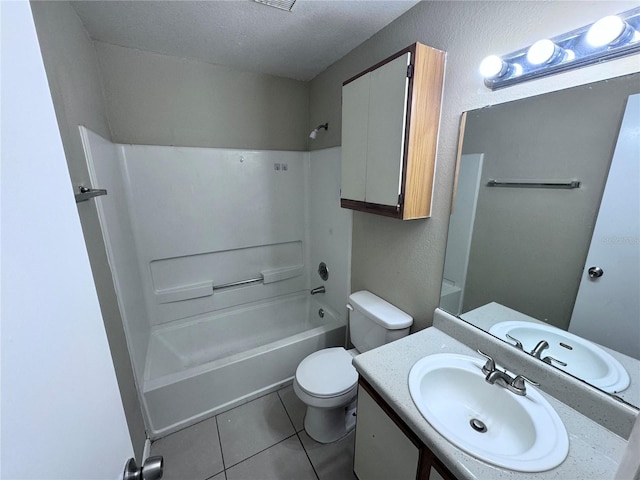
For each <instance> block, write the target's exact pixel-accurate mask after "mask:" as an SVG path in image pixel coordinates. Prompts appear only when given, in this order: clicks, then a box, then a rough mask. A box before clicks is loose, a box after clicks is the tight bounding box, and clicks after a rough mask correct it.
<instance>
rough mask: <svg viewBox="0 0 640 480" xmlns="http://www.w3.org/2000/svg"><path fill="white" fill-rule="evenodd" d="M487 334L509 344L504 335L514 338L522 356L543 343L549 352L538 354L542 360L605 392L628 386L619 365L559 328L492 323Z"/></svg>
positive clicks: (626, 376)
mask: <svg viewBox="0 0 640 480" xmlns="http://www.w3.org/2000/svg"><path fill="white" fill-rule="evenodd" d="M489 333H490V334H492V335H495V336H496V337H498V338H501V339H503V340H506V341H508V342H510V343H513V341H511V340H508V339H507V334H509V335H511V336H512V337H514V338H517V339H518V340H519V341H520V342H522V346H523V348H524V350H525V351H526V352H531V350H533V348H534V347H535V346H536V345H537V344H538V342H539V341H540V340H546V341H547V342H549V348H548V349H545V350H544V351H543V352H542V356H543V357H545V356H547V355H549V356H551V357H553V358H556V359H558V360H561V361H563V362H564V363H566V364H567V366H566V367H565V366H562V365H558V364H557V363H555V362H553V363H552V365H553V366H555V367H558V368H559V369H561V370H564V371H565V372H567V373H570V374H571V375H573V376H574V377H578V378H580V379H582V380H584V381H585V382H588V383H590V384H591V385H593V386H594V387H597V388H600V389H602V390H604V391H605V392H609V393H616V392H621V391H623V390H624V389H626V388H627V387H628V386H629V374H628V373H627V371H626V370H625V368H624V367H623V366H622V365H621V364H620V362H618V361H617V360H616V359H615V358H613V357H612V356H611V355H610V354H608V353H607V352H605V351H604V350H603V349H602V348H600V347H599V346H597V345H596V344H594V343H592V342H590V341H588V340H585V339H584V338H582V337H578V336H576V335H573V334H572V333H569V332H565V331H564V330H560V329H559V328H556V327H552V326H551V325H545V324H541V323H534V322H522V321H509V322H500V323H496V324H495V325H494V326H493V327H491V328H490V329H489ZM561 344H562V345H561ZM563 345H565V346H563Z"/></svg>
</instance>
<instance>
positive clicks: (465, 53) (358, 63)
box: [309, 1, 639, 329]
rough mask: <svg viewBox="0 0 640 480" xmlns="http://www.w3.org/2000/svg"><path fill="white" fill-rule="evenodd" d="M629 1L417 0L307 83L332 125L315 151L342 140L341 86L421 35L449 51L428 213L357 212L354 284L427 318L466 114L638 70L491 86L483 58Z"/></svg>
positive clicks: (314, 113) (598, 70)
mask: <svg viewBox="0 0 640 480" xmlns="http://www.w3.org/2000/svg"><path fill="white" fill-rule="evenodd" d="M635 6H636V3H635V2H619V1H611V2H561V1H555V2H505V1H503V2H472V1H469V2H455V1H447V2H444V1H441V2H438V1H435V2H421V3H419V4H418V5H417V6H416V7H414V8H413V9H411V10H409V11H408V12H407V13H406V14H405V15H403V16H402V17H400V18H399V19H397V20H396V21H394V22H393V23H391V24H389V25H388V26H387V27H385V28H384V29H383V30H381V31H380V32H378V33H377V34H376V35H374V36H373V37H372V38H371V39H369V40H368V41H366V42H365V43H363V44H362V45H361V46H359V47H358V48H356V49H354V50H353V51H352V52H351V53H349V54H348V55H346V56H345V57H344V58H342V59H341V60H340V61H338V62H336V63H335V64H333V65H332V66H331V67H329V68H328V69H327V70H325V71H324V72H323V73H321V74H320V75H318V76H317V77H316V78H315V79H314V80H313V81H312V82H311V89H310V108H311V110H310V123H309V127H310V128H311V126H312V125H318V124H320V123H324V122H327V121H328V122H329V125H330V128H329V131H328V132H322V133H323V134H322V135H318V139H317V140H316V141H315V142H313V143H311V144H310V147H311V148H312V149H319V148H326V147H329V146H335V145H339V144H340V130H341V87H342V82H343V81H344V80H346V79H347V78H349V77H351V76H352V75H355V74H357V73H358V72H360V71H362V70H363V69H365V68H367V67H369V66H371V65H373V64H374V63H376V62H378V61H380V60H382V59H384V58H386V57H387V56H389V55H391V54H393V53H394V52H396V51H397V50H400V49H401V48H403V47H406V46H407V45H409V44H411V43H413V42H415V41H420V42H422V43H425V44H427V45H430V46H432V47H435V48H438V49H441V50H445V51H446V52H447V67H446V78H445V89H444V103H443V110H442V120H441V125H440V135H439V142H438V155H437V162H438V164H437V171H436V184H435V190H434V205H433V216H432V218H430V219H427V220H414V221H410V222H402V221H398V220H393V219H388V218H384V217H378V216H375V215H370V214H365V213H357V212H356V213H354V216H353V250H352V289H353V290H354V291H355V290H359V289H362V288H366V289H368V290H371V291H372V292H374V293H376V294H378V295H380V296H382V297H383V298H385V299H386V300H388V301H390V302H391V303H394V304H395V305H397V306H398V307H400V308H402V309H404V310H405V311H407V312H408V313H410V314H411V315H413V316H414V318H415V319H416V323H415V326H414V329H421V328H425V327H427V326H429V325H431V323H432V317H433V311H434V309H435V308H436V307H437V306H438V303H439V300H440V283H441V278H442V270H443V265H444V257H445V255H444V252H445V246H446V234H447V228H448V223H449V211H450V205H451V193H452V189H453V174H454V167H455V158H456V146H457V141H458V125H459V120H460V115H461V113H462V112H463V111H466V110H472V109H475V108H479V107H482V106H484V105H488V104H496V103H503V102H506V101H510V100H513V99H516V98H522V97H528V96H531V95H536V94H539V93H544V92H549V91H554V90H558V89H562V88H566V87H569V86H573V85H580V84H584V83H589V82H593V81H596V80H600V79H604V78H610V77H614V76H618V75H622V74H624V73H630V72H633V71H637V70H638V58H639V56H638V55H636V56H633V57H627V58H624V59H619V60H616V61H613V62H608V63H605V64H602V65H596V66H592V67H588V68H583V69H579V70H575V71H573V72H568V73H564V74H561V75H555V76H552V77H549V78H545V79H541V80H536V81H534V82H527V83H523V84H521V85H517V86H514V87H510V88H507V89H504V90H499V91H497V92H491V91H490V90H488V89H486V88H485V87H484V85H483V83H482V79H481V78H480V75H479V74H478V73H477V72H478V65H479V64H480V62H481V61H482V59H483V58H484V57H485V56H487V55H489V54H492V53H497V54H504V53H508V52H510V51H513V50H517V49H519V48H522V47H524V46H526V45H530V44H531V43H533V42H534V41H536V40H539V39H540V38H545V37H549V36H554V35H557V34H559V33H562V32H565V31H568V30H571V29H574V28H577V27H580V26H582V25H585V24H588V23H590V22H593V21H595V20H597V19H598V18H600V17H601V16H605V15H609V14H611V13H616V12H621V11H624V10H628V9H630V8H633V7H635Z"/></svg>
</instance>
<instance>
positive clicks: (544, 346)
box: [531, 340, 567, 367]
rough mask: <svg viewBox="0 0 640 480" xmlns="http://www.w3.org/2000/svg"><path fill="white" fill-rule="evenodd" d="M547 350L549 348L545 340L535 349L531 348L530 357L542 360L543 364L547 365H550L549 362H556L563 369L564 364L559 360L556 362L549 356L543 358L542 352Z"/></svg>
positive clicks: (555, 359)
mask: <svg viewBox="0 0 640 480" xmlns="http://www.w3.org/2000/svg"><path fill="white" fill-rule="evenodd" d="M547 348H549V342H547V341H546V340H540V341H539V342H538V344H537V345H536V346H535V347H533V350H531V355H533V356H534V357H536V358H538V359H540V360H542V361H543V362H544V363H547V364H549V365H551V362H556V363H557V364H558V365H561V366H563V367H566V366H567V364H566V363H564V362H563V361H561V360H558V359H557V358H553V357H551V356H546V357H543V356H542V352H543V351H545V350H546V349H547Z"/></svg>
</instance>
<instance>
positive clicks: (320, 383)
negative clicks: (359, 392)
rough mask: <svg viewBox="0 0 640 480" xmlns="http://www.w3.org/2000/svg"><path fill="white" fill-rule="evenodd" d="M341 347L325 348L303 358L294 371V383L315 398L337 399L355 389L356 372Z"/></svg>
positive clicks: (351, 357)
mask: <svg viewBox="0 0 640 480" xmlns="http://www.w3.org/2000/svg"><path fill="white" fill-rule="evenodd" d="M352 359H353V356H352V355H351V354H349V353H348V352H347V351H346V350H345V349H344V348H343V347H335V348H325V349H324V350H320V351H317V352H315V353H312V354H311V355H309V356H308V357H307V358H305V359H304V360H303V361H302V362H300V364H299V365H298V368H297V369H296V383H297V384H298V386H299V387H300V389H301V390H302V391H303V392H305V393H306V394H307V395H311V396H313V397H316V398H332V397H338V396H340V395H344V394H345V393H348V392H349V391H350V390H353V389H355V387H356V385H357V383H358V372H356V369H355V368H354V367H353V365H352V364H351V360H352Z"/></svg>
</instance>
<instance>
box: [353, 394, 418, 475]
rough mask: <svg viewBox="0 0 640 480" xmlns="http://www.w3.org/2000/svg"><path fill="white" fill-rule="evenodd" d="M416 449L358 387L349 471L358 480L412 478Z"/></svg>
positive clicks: (416, 458) (415, 461)
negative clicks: (351, 464) (353, 442)
mask: <svg viewBox="0 0 640 480" xmlns="http://www.w3.org/2000/svg"><path fill="white" fill-rule="evenodd" d="M419 460H420V451H419V450H418V448H417V447H416V446H415V445H414V444H413V443H412V442H411V440H409V439H408V438H407V436H406V435H405V434H404V433H403V432H402V430H400V428H398V426H397V425H396V424H395V423H394V421H393V420H391V418H389V416H387V414H386V413H385V412H384V410H382V408H380V406H379V405H378V404H377V403H376V402H375V400H374V399H373V398H371V396H370V395H369V394H368V393H367V392H366V391H365V390H364V389H363V388H362V387H361V386H360V387H358V416H357V423H356V446H355V458H354V465H353V471H354V472H355V474H356V475H357V476H358V479H359V480H376V479H378V480H389V479H394V480H415V478H416V476H417V473H418V462H419Z"/></svg>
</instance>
